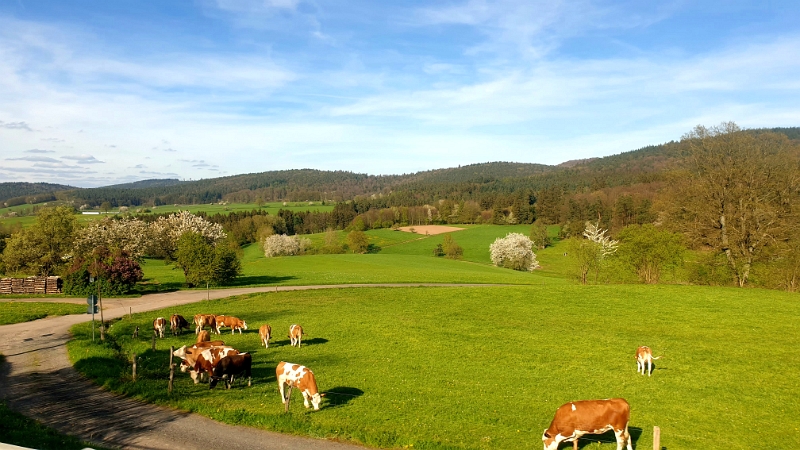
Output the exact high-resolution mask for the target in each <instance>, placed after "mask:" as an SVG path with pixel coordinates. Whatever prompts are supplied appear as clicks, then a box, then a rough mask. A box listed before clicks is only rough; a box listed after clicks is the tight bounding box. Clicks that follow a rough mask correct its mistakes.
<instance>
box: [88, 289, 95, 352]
mask: <svg viewBox="0 0 800 450" xmlns="http://www.w3.org/2000/svg"><path fill="white" fill-rule="evenodd" d="M89 298H92V296H91V295H89ZM90 308H92V342H94V302H92V304H91V305H90Z"/></svg>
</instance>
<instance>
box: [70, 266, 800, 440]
mask: <svg viewBox="0 0 800 450" xmlns="http://www.w3.org/2000/svg"><path fill="white" fill-rule="evenodd" d="M368 256H369V255H368ZM296 259H302V258H296ZM509 272H510V271H509ZM173 312H177V313H180V314H182V315H184V316H185V317H187V318H190V317H191V316H192V315H193V314H195V313H200V312H203V313H217V314H228V315H235V316H238V317H241V318H243V319H245V320H246V321H247V323H248V325H249V328H250V329H249V330H248V331H246V332H245V333H244V334H243V335H239V334H238V333H237V334H236V335H233V336H231V334H230V333H229V332H227V333H223V335H222V337H221V338H222V339H224V340H225V341H226V342H227V343H229V344H230V345H232V346H234V347H236V348H238V349H240V350H242V351H251V352H253V354H254V356H253V362H254V384H253V386H252V387H250V388H248V387H246V385H243V384H238V385H236V386H235V387H234V389H232V390H230V391H225V390H224V389H220V388H219V387H217V389H215V390H209V389H208V388H207V386H205V385H194V384H192V383H191V381H190V380H189V377H188V375H186V374H181V373H177V374H176V383H175V392H174V393H173V394H172V395H171V396H170V395H168V394H167V392H166V386H167V378H168V369H167V363H168V350H167V349H168V348H169V346H170V345H174V346H176V347H177V346H180V345H183V344H187V343H191V342H193V341H194V337H195V336H194V334H193V333H188V334H184V335H183V336H181V337H169V338H166V339H163V340H159V341H158V343H157V350H156V351H151V350H150V342H151V336H152V334H151V333H152V332H151V330H152V320H153V318H155V317H157V316H164V317H168V316H169V314H171V313H173ZM798 319H800V302H797V298H796V294H788V293H784V292H777V291H765V290H756V289H734V288H708V287H695V286H644V285H628V286H619V285H617V286H578V285H552V284H551V285H537V286H517V287H475V288H449V287H438V288H362V289H330V290H320V291H297V292H280V293H267V294H257V295H250V296H242V297H234V298H228V299H222V300H215V301H210V302H200V303H196V304H192V305H186V306H182V307H178V308H170V309H169V310H162V311H154V312H151V313H145V314H137V315H134V316H133V319H123V320H120V321H118V322H116V323H114V324H113V325H112V327H111V329H110V332H109V336H110V340H109V342H107V343H106V344H102V345H101V344H94V345H93V344H92V343H91V326H90V324H81V325H77V326H75V327H73V329H72V331H73V334H74V336H75V339H74V340H73V341H71V342H70V343H69V344H68V350H69V354H70V358H71V360H72V362H73V364H74V365H75V367H76V368H77V369H78V370H79V371H81V372H82V373H84V374H85V375H86V376H88V377H90V378H92V379H94V380H96V382H97V383H98V384H100V385H102V386H104V387H106V388H107V389H110V390H113V391H116V392H119V393H122V394H126V395H130V396H133V397H137V398H141V399H143V400H145V401H149V402H153V403H157V404H162V405H167V406H170V407H175V408H179V409H182V410H188V411H193V412H197V413H199V414H203V415H206V416H208V417H211V418H213V419H216V420H220V421H223V422H228V423H234V424H242V425H248V426H254V427H260V428H266V429H271V430H276V431H280V432H287V433H294V434H302V435H310V436H316V437H327V438H334V439H342V440H349V441H355V442H360V443H364V444H366V445H369V446H375V447H389V448H399V447H404V448H412V447H413V448H422V449H488V448H497V449H510V448H531V449H534V448H535V449H539V448H541V445H542V444H541V434H542V431H543V430H544V428H545V427H547V425H548V424H549V422H550V420H551V419H552V415H553V413H554V412H555V410H556V408H557V407H558V406H559V405H561V404H563V403H565V402H568V401H571V400H578V399H591V398H608V397H617V396H619V397H624V398H626V399H627V400H628V401H629V402H630V404H631V423H630V427H631V434H632V435H633V437H634V443H635V446H636V448H639V449H647V448H651V447H652V429H653V426H654V425H658V426H660V427H661V429H662V445H664V446H665V447H667V448H692V449H712V448H713V449H748V448H753V447H754V446H758V447H760V448H795V447H798V446H800V430H799V429H798V421H797V417H800V402H798V401H797V399H798V398H800V385H798V383H797V381H796V380H797V377H796V374H795V373H794V371H795V369H796V368H797V367H799V366H800V354H798V352H797V351H796V349H797V348H798V346H799V345H800V320H798ZM263 323H270V324H271V325H272V327H273V336H274V337H273V341H272V344H271V346H270V348H269V349H264V348H263V347H260V346H259V342H258V332H257V328H258V326H260V325H261V324H263ZM292 323H299V324H302V325H303V327H304V328H305V330H306V333H307V336H305V338H304V345H303V347H302V348H300V349H296V348H292V347H290V346H289V343H288V338H287V337H286V334H287V331H288V327H289V325H290V324H292ZM137 325H138V326H140V327H141V330H142V332H141V337H140V338H139V339H132V338H131V333H132V331H133V328H134V327H135V326H137ZM639 345H649V346H650V347H651V348H653V350H654V352H655V354H656V355H664V358H663V359H661V360H658V361H656V364H657V365H656V370H655V371H654V373H653V376H652V377H650V378H648V377H646V376H641V375H638V374H637V373H636V363H635V360H634V358H633V354H634V351H635V349H636V347H637V346H639ZM133 353H136V354H138V355H139V356H140V357H141V358H142V360H141V362H140V366H139V380H138V381H137V382H136V383H132V382H131V379H130V369H131V367H130V362H129V361H130V357H131V354H133ZM281 360H286V361H290V362H294V363H300V364H304V365H307V366H308V367H309V368H311V369H312V370H314V372H315V374H316V376H317V379H318V382H319V385H320V389H321V390H322V391H325V392H328V393H329V394H328V396H327V397H325V398H324V399H323V406H322V410H321V411H319V412H307V411H306V410H305V409H304V408H303V406H302V399H301V398H300V395H299V394H298V393H296V392H295V394H294V395H293V400H292V408H291V412H290V413H289V414H284V413H283V405H282V404H281V403H280V399H279V397H278V392H277V385H276V383H275V373H274V369H275V366H276V365H277V363H278V362H279V361H281ZM589 438H591V439H594V438H595V437H591V436H590V437H589ZM606 438H608V440H612V441H613V437H609V436H606ZM585 445H586V443H585V442H583V443H582V446H585ZM588 447H589V448H608V449H611V448H615V445H614V444H603V445H595V444H592V445H590V446H588Z"/></svg>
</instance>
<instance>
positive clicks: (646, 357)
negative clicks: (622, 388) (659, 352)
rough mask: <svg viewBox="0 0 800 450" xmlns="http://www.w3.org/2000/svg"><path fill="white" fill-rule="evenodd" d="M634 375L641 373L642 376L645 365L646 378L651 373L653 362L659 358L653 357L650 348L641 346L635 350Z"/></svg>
mask: <svg viewBox="0 0 800 450" xmlns="http://www.w3.org/2000/svg"><path fill="white" fill-rule="evenodd" d="M635 358H636V373H639V372H641V373H642V375H644V365H645V364H647V376H648V377H649V376H650V374H651V373H652V372H653V360H654V359H659V358H661V356H655V357H654V356H653V351H652V350H650V347H647V346H641V347H639V348H637V349H636V356H635Z"/></svg>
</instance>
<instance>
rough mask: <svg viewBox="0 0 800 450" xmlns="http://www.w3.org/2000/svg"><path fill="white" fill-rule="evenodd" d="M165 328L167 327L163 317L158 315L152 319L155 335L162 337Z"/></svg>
mask: <svg viewBox="0 0 800 450" xmlns="http://www.w3.org/2000/svg"><path fill="white" fill-rule="evenodd" d="M165 328H167V320H166V319H164V318H163V317H159V318H157V319H156V320H154V321H153V333H154V334H155V335H156V337H159V338H163V337H164V329H165Z"/></svg>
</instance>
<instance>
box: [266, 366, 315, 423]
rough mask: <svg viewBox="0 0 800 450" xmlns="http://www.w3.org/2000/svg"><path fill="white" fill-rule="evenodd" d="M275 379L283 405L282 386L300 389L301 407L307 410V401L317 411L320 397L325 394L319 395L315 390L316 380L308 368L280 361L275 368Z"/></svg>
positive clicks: (284, 401) (284, 398) (284, 400)
mask: <svg viewBox="0 0 800 450" xmlns="http://www.w3.org/2000/svg"><path fill="white" fill-rule="evenodd" d="M275 378H277V380H278V387H279V388H280V390H281V401H282V402H283V403H284V404H285V403H286V401H287V399H286V395H285V394H284V385H289V386H291V387H293V388H297V389H300V392H301V393H302V394H303V405H305V407H306V408H309V407H310V405H309V404H308V401H309V400H311V404H313V405H314V410H315V411H317V410H319V404H320V402H321V401H322V398H321V397H324V396H325V394H320V393H319V390H318V389H317V379H316V378H314V372H312V371H311V370H310V369H309V368H308V367H305V366H301V365H300V364H292V363H289V362H285V361H281V362H280V363H278V367H276V368H275Z"/></svg>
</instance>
